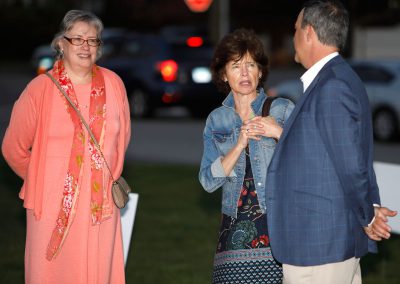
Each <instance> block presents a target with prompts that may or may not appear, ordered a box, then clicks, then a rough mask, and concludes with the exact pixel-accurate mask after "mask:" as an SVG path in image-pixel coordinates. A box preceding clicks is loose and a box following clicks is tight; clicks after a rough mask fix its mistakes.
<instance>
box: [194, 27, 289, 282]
mask: <svg viewBox="0 0 400 284" xmlns="http://www.w3.org/2000/svg"><path fill="white" fill-rule="evenodd" d="M211 70H212V74H213V80H214V82H215V84H216V85H217V87H218V88H219V89H220V90H221V91H222V92H225V93H226V94H228V95H227V97H226V99H225V100H224V102H223V103H222V106H221V107H219V108H217V109H215V110H214V111H212V112H211V114H210V115H209V117H208V118H207V122H206V126H205V129H204V134H203V140H204V152H203V157H202V161H201V166H200V173H199V179H200V182H201V184H202V186H203V187H204V189H205V190H206V191H207V192H213V191H215V190H217V189H218V188H220V187H222V222H221V227H220V233H219V238H218V245H217V250H216V255H215V259H214V271H213V283H247V284H249V283H281V281H282V269H281V266H280V265H279V264H278V263H277V262H276V261H275V260H274V258H273V256H272V253H271V249H270V246H269V238H268V227H267V221H266V218H265V212H266V210H268V208H266V202H265V199H266V196H265V195H266V194H268V189H265V185H264V184H265V178H266V174H267V168H268V164H269V162H270V160H271V157H272V154H273V152H274V149H275V145H276V143H277V141H278V140H279V137H280V135H281V133H282V126H283V124H284V122H285V121H286V120H287V119H288V117H289V115H290V113H291V111H292V110H293V108H294V105H293V103H292V102H290V101H289V100H286V99H282V98H277V99H275V100H273V101H272V104H271V107H270V112H269V113H270V115H269V116H267V117H262V116H261V114H262V110H263V106H264V102H265V100H266V99H267V96H266V95H265V93H264V90H263V88H262V85H263V83H264V81H265V80H266V78H267V75H268V58H267V56H266V54H265V51H264V47H263V44H262V42H261V41H260V39H259V38H258V37H257V36H256V34H255V33H254V32H252V31H249V30H246V29H239V30H236V31H234V32H233V33H231V34H228V35H227V36H225V37H224V38H223V39H222V40H221V42H220V43H219V44H218V46H217V48H216V50H215V54H214V57H213V60H212V64H211Z"/></svg>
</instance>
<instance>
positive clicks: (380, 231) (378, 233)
mask: <svg viewBox="0 0 400 284" xmlns="http://www.w3.org/2000/svg"><path fill="white" fill-rule="evenodd" d="M396 215H397V211H393V210H390V209H389V208H386V207H375V218H374V221H373V222H372V223H371V224H370V225H369V226H368V227H364V231H365V233H366V234H367V235H368V237H369V238H370V239H371V240H374V241H380V240H382V238H383V239H389V238H390V232H391V231H392V228H391V227H390V226H389V225H388V224H387V222H388V220H389V219H388V217H394V216H396Z"/></svg>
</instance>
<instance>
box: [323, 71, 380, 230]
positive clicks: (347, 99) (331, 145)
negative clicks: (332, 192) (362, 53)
mask: <svg viewBox="0 0 400 284" xmlns="http://www.w3.org/2000/svg"><path fill="white" fill-rule="evenodd" d="M316 97H317V106H316V109H317V113H316V116H315V118H316V125H317V128H318V131H319V133H320V135H321V138H322V140H323V143H324V145H325V146H326V148H327V152H328V154H329V158H330V160H331V161H332V162H333V165H334V168H335V171H336V173H337V175H338V177H339V180H340V183H341V186H342V188H343V190H344V196H345V198H346V200H347V201H348V205H349V207H350V208H351V210H353V212H354V214H355V216H356V217H357V219H358V221H359V223H360V224H361V225H362V226H367V225H368V223H369V222H370V221H371V220H372V218H373V216H374V209H373V206H372V203H373V202H372V201H371V190H372V188H371V184H370V169H369V162H368V160H369V158H370V157H369V155H370V151H369V149H366V147H367V146H366V144H365V141H361V140H363V139H364V138H365V137H366V135H365V133H364V132H365V128H363V124H364V123H367V122H366V121H363V116H362V114H363V112H365V111H369V109H368V110H365V109H363V106H362V104H361V102H360V101H359V100H358V98H357V97H356V96H355V95H354V91H353V90H351V89H350V87H349V86H348V85H347V84H346V83H345V82H343V81H340V80H337V79H331V80H329V81H328V82H327V83H326V84H324V86H323V87H322V88H321V91H320V93H319V94H318V96H316Z"/></svg>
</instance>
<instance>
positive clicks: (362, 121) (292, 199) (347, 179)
mask: <svg viewBox="0 0 400 284" xmlns="http://www.w3.org/2000/svg"><path fill="white" fill-rule="evenodd" d="M372 135H373V133H372V122H371V111H370V107H369V102H368V97H367V94H366V91H365V88H364V86H363V83H362V82H361V80H360V79H359V77H358V76H357V75H356V74H355V72H354V71H353V70H352V69H351V67H350V66H349V65H348V64H347V63H346V62H345V60H343V58H342V57H341V56H336V57H334V58H333V59H331V60H330V61H329V62H328V63H327V64H326V65H325V66H324V67H323V68H322V69H321V71H320V72H319V73H318V75H317V77H316V78H315V79H314V81H313V82H312V83H311V85H310V86H309V87H308V89H307V90H306V92H305V93H304V94H303V95H302V96H301V98H300V99H299V100H298V102H297V104H296V107H295V109H294V110H293V112H292V114H291V116H290V117H289V119H288V121H287V122H286V124H285V126H284V130H283V133H282V135H281V138H280V141H279V143H278V145H277V147H276V149H275V153H274V156H273V158H272V160H271V163H270V165H269V168H268V174H267V180H266V193H265V196H266V204H267V221H268V231H269V237H270V242H271V248H272V253H273V255H274V257H275V258H276V259H277V260H278V261H280V262H282V263H286V264H292V265H298V266H308V265H320V264H325V263H333V262H339V261H343V260H346V259H348V258H351V257H361V256H363V255H364V254H366V253H367V252H368V251H373V252H375V251H376V245H375V242H372V241H370V240H369V239H368V237H367V235H366V234H365V233H364V230H363V227H364V226H367V225H368V223H369V222H370V221H371V220H372V218H373V216H374V209H373V204H374V203H377V204H380V199H379V192H378V186H377V183H376V178H375V173H374V169H373V136H372Z"/></svg>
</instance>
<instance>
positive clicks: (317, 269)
mask: <svg viewBox="0 0 400 284" xmlns="http://www.w3.org/2000/svg"><path fill="white" fill-rule="evenodd" d="M282 268H283V284H322V283H323V284H338V283H340V284H361V283H362V281H361V269H360V259H359V258H354V257H353V258H350V259H348V260H345V261H342V262H336V263H328V264H323V265H315V266H295V265H290V264H283V265H282Z"/></svg>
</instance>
